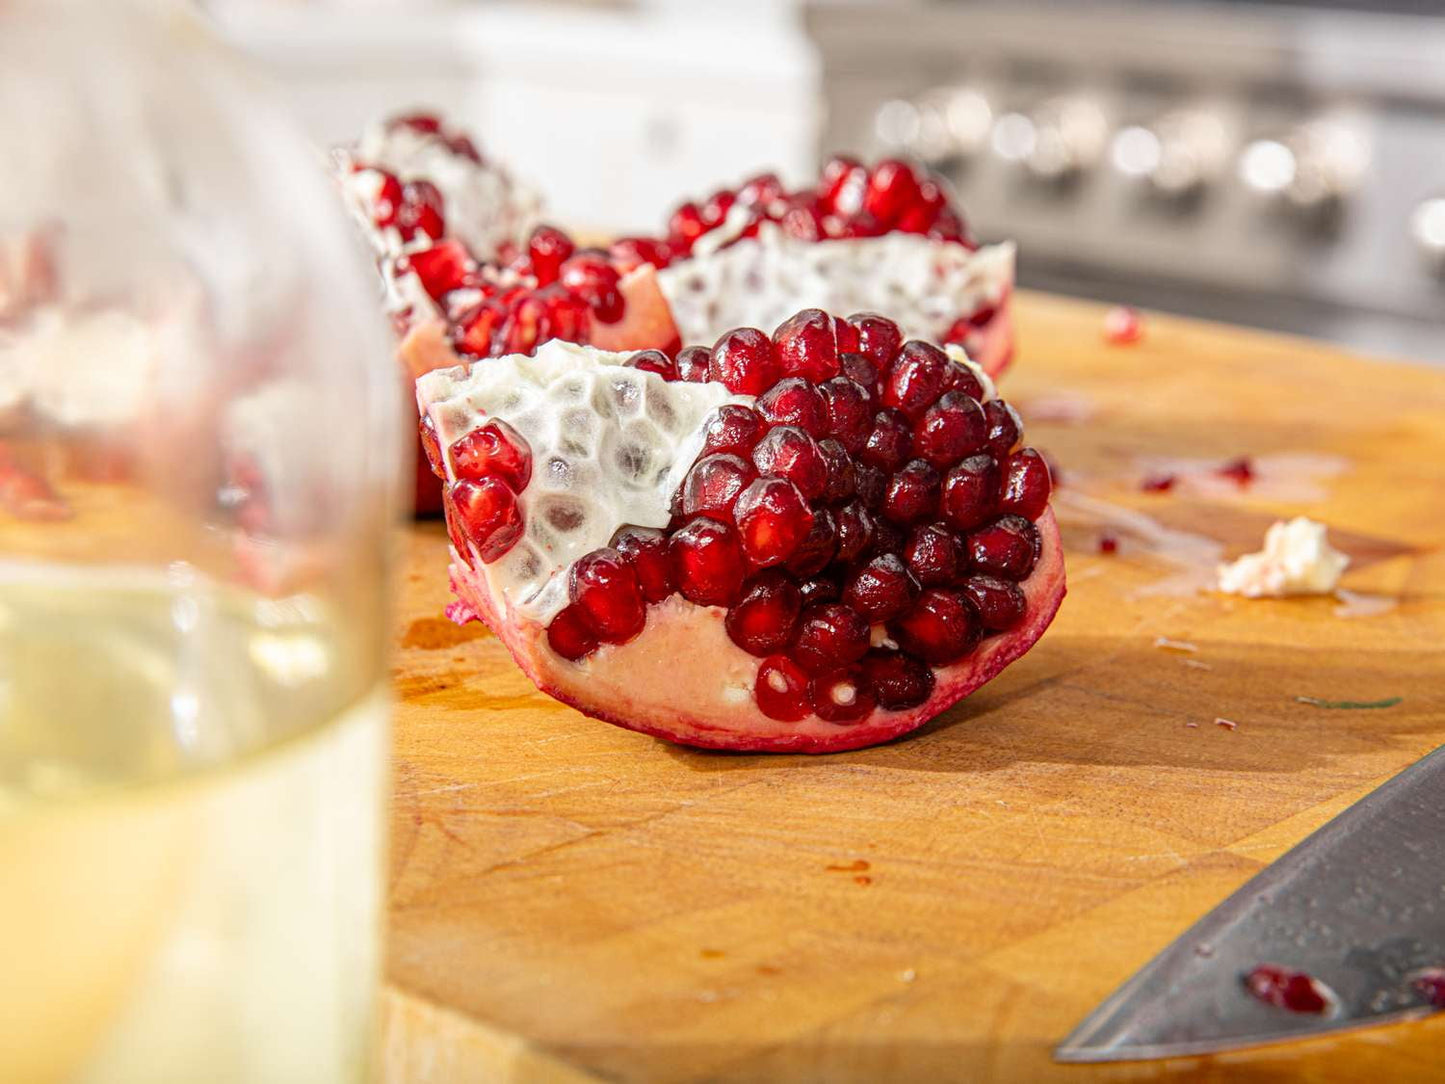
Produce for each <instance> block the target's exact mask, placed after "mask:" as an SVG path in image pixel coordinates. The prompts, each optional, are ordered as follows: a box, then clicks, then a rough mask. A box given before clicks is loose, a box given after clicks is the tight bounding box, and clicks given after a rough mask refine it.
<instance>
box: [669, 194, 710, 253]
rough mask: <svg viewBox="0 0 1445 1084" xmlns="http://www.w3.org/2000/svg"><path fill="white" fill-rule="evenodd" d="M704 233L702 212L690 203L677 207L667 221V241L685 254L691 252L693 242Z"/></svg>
mask: <svg viewBox="0 0 1445 1084" xmlns="http://www.w3.org/2000/svg"><path fill="white" fill-rule="evenodd" d="M706 232H707V225H706V223H704V222H703V220H702V211H700V210H699V209H698V206H697V204H695V203H692V202H688V203H684V204H682V205H681V206H680V207H678V209H677V210H675V211H673V212H672V217H671V218H670V219H668V221H667V233H668V239H669V240H670V241H671V242H672V243H673V244H674V245H676V246H677V247H678V248H681V249H682V250H683V251H685V252H691V251H692V244H693V242H694V241H696V240H697V239H698V238H699V237H701V236H702V235H703V234H704V233H706Z"/></svg>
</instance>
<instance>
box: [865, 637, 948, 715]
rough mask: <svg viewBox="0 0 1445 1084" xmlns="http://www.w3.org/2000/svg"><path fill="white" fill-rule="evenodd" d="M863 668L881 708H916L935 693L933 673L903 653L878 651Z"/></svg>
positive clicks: (867, 657) (875, 649)
mask: <svg viewBox="0 0 1445 1084" xmlns="http://www.w3.org/2000/svg"><path fill="white" fill-rule="evenodd" d="M860 666H861V669H862V671H863V678H864V680H865V681H867V683H868V687H869V688H870V689H871V690H872V691H873V695H874V697H876V698H877V701H878V705H879V707H882V708H887V709H888V710H890V711H901V710H903V709H904V708H915V707H917V706H918V705H919V704H921V703H923V702H924V701H925V700H927V699H928V697H929V695H930V694H931V693H932V692H933V671H932V670H930V669H929V668H928V667H927V666H925V665H924V663H923V662H922V661H921V660H919V659H915V658H914V657H913V656H911V655H906V654H904V653H903V652H901V651H888V650H885V649H882V648H874V649H873V650H872V651H870V652H868V654H866V655H864V656H863V660H862V662H861V664H860Z"/></svg>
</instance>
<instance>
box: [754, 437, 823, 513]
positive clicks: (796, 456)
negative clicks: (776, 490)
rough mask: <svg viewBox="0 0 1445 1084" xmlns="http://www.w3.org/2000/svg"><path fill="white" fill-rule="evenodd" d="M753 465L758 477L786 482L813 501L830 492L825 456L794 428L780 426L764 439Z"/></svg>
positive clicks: (756, 451) (814, 444)
mask: <svg viewBox="0 0 1445 1084" xmlns="http://www.w3.org/2000/svg"><path fill="white" fill-rule="evenodd" d="M753 464H754V465H755V466H756V467H757V468H758V473H759V474H763V475H767V476H769V477H773V478H786V479H787V480H788V481H790V482H792V483H793V484H794V485H795V486H797V487H798V490H799V491H800V492H801V493H802V494H803V496H804V497H805V498H807V499H808V500H810V501H811V500H814V499H816V498H817V497H820V496H822V495H823V492H824V491H825V490H826V489H827V488H828V464H827V462H826V461H825V460H824V459H823V453H822V452H820V451H819V450H818V445H817V444H816V443H815V442H814V440H813V438H812V437H810V436H808V434H807V433H805V432H803V431H802V430H801V429H798V428H797V427H795V426H791V425H780V426H777V427H775V428H774V429H772V430H771V431H770V432H769V433H768V435H767V436H765V437H763V439H762V440H761V441H759V442H758V445H757V447H756V448H754V449H753Z"/></svg>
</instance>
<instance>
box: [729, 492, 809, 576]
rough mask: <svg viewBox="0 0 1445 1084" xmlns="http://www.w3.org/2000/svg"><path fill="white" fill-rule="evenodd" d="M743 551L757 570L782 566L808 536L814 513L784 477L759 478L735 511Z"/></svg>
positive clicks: (738, 503)
mask: <svg viewBox="0 0 1445 1084" xmlns="http://www.w3.org/2000/svg"><path fill="white" fill-rule="evenodd" d="M735 513H736V517H737V524H738V534H739V536H740V538H741V540H742V546H743V552H744V553H745V554H747V557H748V560H749V561H751V562H752V564H753V566H754V567H756V568H766V567H768V566H769V565H776V564H781V563H782V562H783V561H786V560H787V559H788V558H789V557H791V556H792V555H793V552H794V551H795V550H796V549H797V548H798V546H799V545H800V544H801V543H802V541H803V539H805V538H806V537H807V536H808V532H809V531H811V530H812V528H813V513H812V512H811V511H810V510H809V508H808V502H807V500H806V499H805V498H804V497H803V495H802V494H801V493H799V492H798V487H797V486H795V485H794V484H793V483H792V482H789V481H787V480H786V479H784V478H759V479H758V480H757V481H756V482H753V483H752V484H751V485H750V486H748V487H747V489H745V490H743V492H742V495H741V496H740V497H738V499H737V505H736V508H735Z"/></svg>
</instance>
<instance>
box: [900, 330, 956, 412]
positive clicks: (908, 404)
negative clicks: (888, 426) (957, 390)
mask: <svg viewBox="0 0 1445 1084" xmlns="http://www.w3.org/2000/svg"><path fill="white" fill-rule="evenodd" d="M953 367H954V366H953V362H951V361H949V360H948V355H947V354H945V353H944V352H943V351H942V350H940V349H939V348H938V347H936V346H934V345H933V344H932V343H926V342H922V341H921V340H919V339H910V340H909V341H908V342H906V343H904V344H903V347H902V349H900V350H899V352H898V359H897V360H896V361H895V362H894V363H893V369H892V371H891V372H890V373H889V374H888V379H887V380H886V381H885V382H884V385H883V405H884V406H890V407H896V408H897V409H899V410H901V411H902V412H903V413H904V415H906V416H907V418H908V420H909V421H910V422H917V421H918V419H919V418H921V417H923V412H924V411H926V410H927V409H928V408H929V407H930V406H931V405H932V404H933V403H934V402H936V401H937V399H938V397H939V396H940V395H942V394H943V392H944V389H945V388H946V387H947V384H948V378H949V370H950V369H951V368H953Z"/></svg>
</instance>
